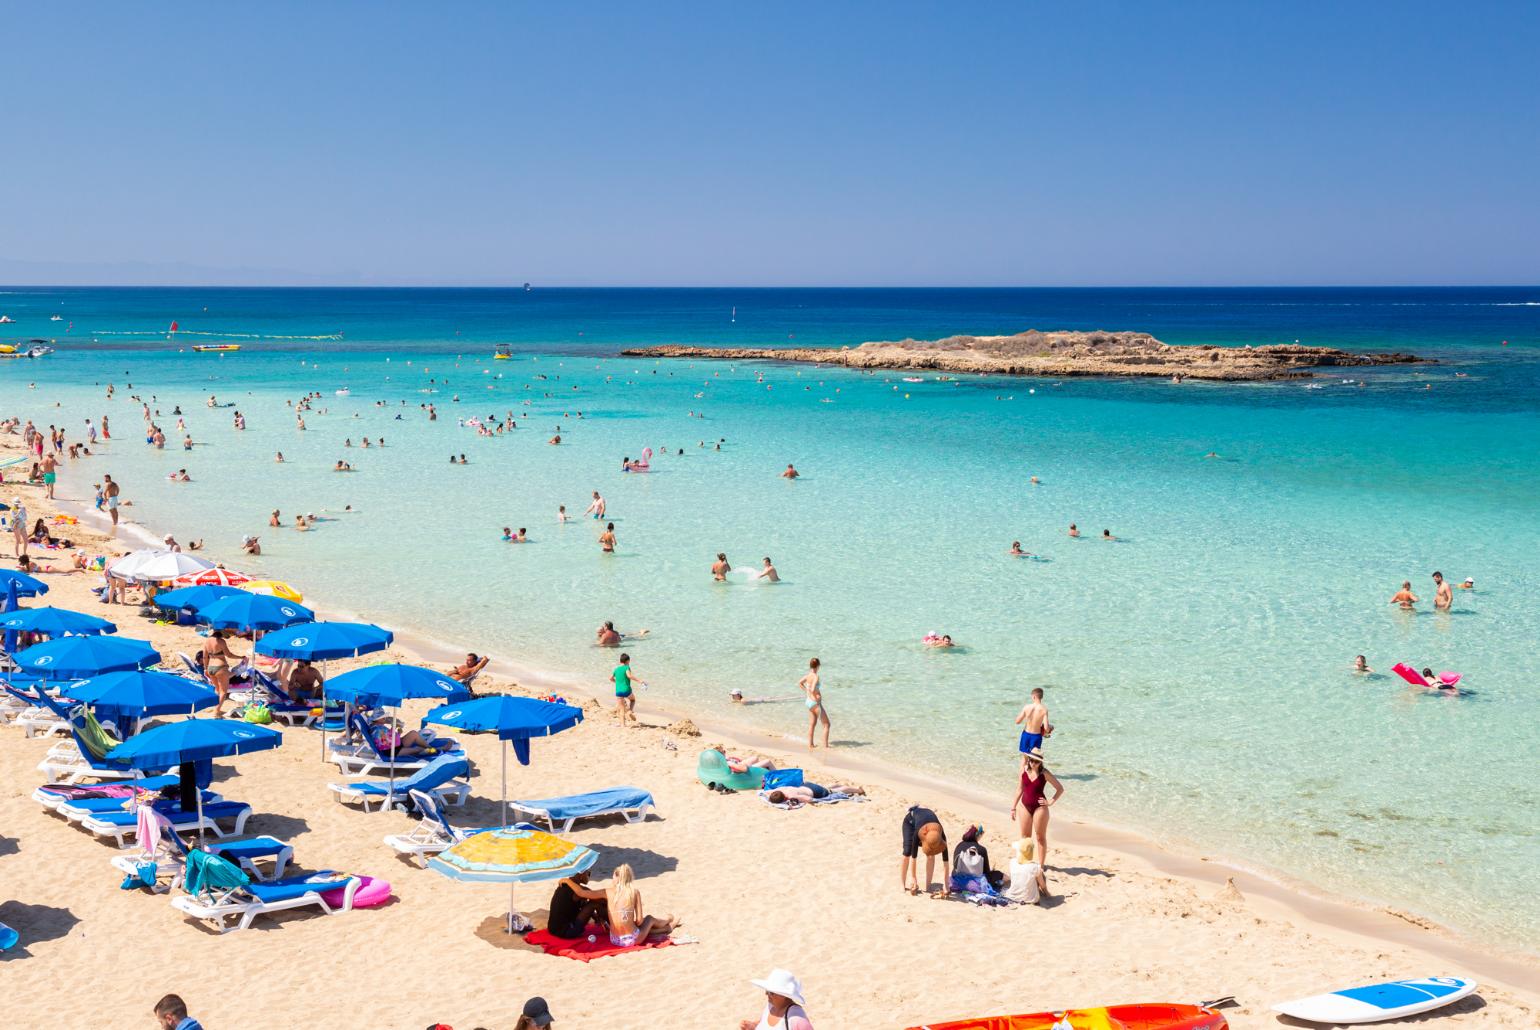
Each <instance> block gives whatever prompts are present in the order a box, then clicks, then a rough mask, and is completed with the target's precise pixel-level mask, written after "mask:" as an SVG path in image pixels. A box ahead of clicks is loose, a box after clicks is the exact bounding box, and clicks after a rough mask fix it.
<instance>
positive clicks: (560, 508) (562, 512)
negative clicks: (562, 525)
mask: <svg viewBox="0 0 1540 1030" xmlns="http://www.w3.org/2000/svg"><path fill="white" fill-rule="evenodd" d="M556 521H557V522H566V521H567V506H566V505H565V504H558V505H557V506H556Z"/></svg>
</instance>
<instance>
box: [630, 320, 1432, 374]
mask: <svg viewBox="0 0 1540 1030" xmlns="http://www.w3.org/2000/svg"><path fill="white" fill-rule="evenodd" d="M621 353H622V354H624V355H626V356H628V357H639V358H711V359H715V360H724V361H748V360H758V361H790V362H802V363H811V364H819V365H843V366H845V367H847V368H858V369H879V368H887V369H909V370H926V371H935V372H959V373H966V372H973V373H981V374H987V375H1020V376H1047V377H1053V378H1057V377H1061V376H1180V377H1182V378H1184V379H1185V378H1191V379H1217V380H1234V381H1244V380H1265V379H1291V378H1308V377H1309V376H1310V375H1311V372H1310V370H1311V369H1313V368H1323V367H1328V366H1359V365H1397V364H1410V363H1415V362H1420V361H1422V360H1424V359H1422V358H1418V357H1416V356H1415V355H1411V354H1353V353H1350V352H1348V351H1343V350H1334V349H1333V348H1331V347H1304V346H1301V345H1299V344H1292V343H1291V344H1277V345H1270V346H1265V347H1216V346H1202V345H1181V346H1173V345H1171V344H1168V343H1162V342H1161V341H1159V340H1157V339H1155V337H1153V336H1151V335H1150V334H1149V333H1129V332H1116V333H1112V332H1090V333H1086V332H1039V331H1038V330H1036V329H1033V330H1030V331H1028V332H1024V333H1017V334H1016V335H1014V336H948V337H947V338H946V339H944V340H898V341H886V342H875V343H863V344H861V345H860V346H859V347H841V348H838V349H836V348H832V347H829V348H824V347H799V348H784V349H783V348H777V347H765V348H759V347H685V346H679V345H673V344H666V345H663V346H657V347H634V348H631V349H628V350H624V351H621Z"/></svg>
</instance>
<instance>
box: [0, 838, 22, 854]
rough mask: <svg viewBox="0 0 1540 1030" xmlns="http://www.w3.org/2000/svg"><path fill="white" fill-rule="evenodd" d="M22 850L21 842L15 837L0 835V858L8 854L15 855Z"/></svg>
mask: <svg viewBox="0 0 1540 1030" xmlns="http://www.w3.org/2000/svg"><path fill="white" fill-rule="evenodd" d="M20 851H21V842H20V841H18V840H17V839H16V838H15V837H0V858H3V857H4V856H6V855H15V854H17V853H19V852H20Z"/></svg>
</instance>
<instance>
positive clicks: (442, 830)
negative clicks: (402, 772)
mask: <svg viewBox="0 0 1540 1030" xmlns="http://www.w3.org/2000/svg"><path fill="white" fill-rule="evenodd" d="M410 793H411V798H412V804H413V805H414V806H415V807H416V808H417V811H419V812H421V813H422V819H421V820H420V821H418V823H417V825H416V826H415V827H413V829H412V831H411V832H410V833H393V834H390V835H388V836H386V838H385V843H386V844H388V845H390V847H391V848H392V849H393V850H394V851H395V852H396V853H397V854H401V855H406V856H408V857H409V858H422V859H426V858H427V856H428V855H436V854H438V853H439V852H440V851H443V850H444V849H445V848H447V847H449V846H451V845H453V844H458V843H460V842H461V841H462V840H464V839H465V838H466V837H469V836H470V835H471V834H473V833H479V832H481V828H480V827H478V828H476V829H472V830H463V829H460V828H459V827H457V826H451V825H450V823H449V817H448V816H447V815H446V814H445V812H444V806H443V805H442V804H441V803H440V802H439V800H438V798H435V797H432V796H430V795H428V794H424V793H423V792H422V791H420V790H414V791H411V792H410Z"/></svg>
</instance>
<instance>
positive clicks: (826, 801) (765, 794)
mask: <svg viewBox="0 0 1540 1030" xmlns="http://www.w3.org/2000/svg"><path fill="white" fill-rule="evenodd" d="M759 800H761V801H763V802H764V803H765V804H767V805H769V806H770V807H771V808H780V809H784V810H786V811H788V812H790V811H791V810H792V809H794V808H801V807H802V806H803V805H832V804H834V803H835V802H837V801H865V800H866V799H865V798H864V797H860V796H858V795H855V794H841V793H840V792H839V791H834V790H831V791H829V796H828V797H822V798H819V799H818V800H817V801H791V800H786V801H782V802H780V803H779V804H777V803H776V802H774V801H771V800H770V792H769V791H768V790H762V791H760V792H759Z"/></svg>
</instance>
